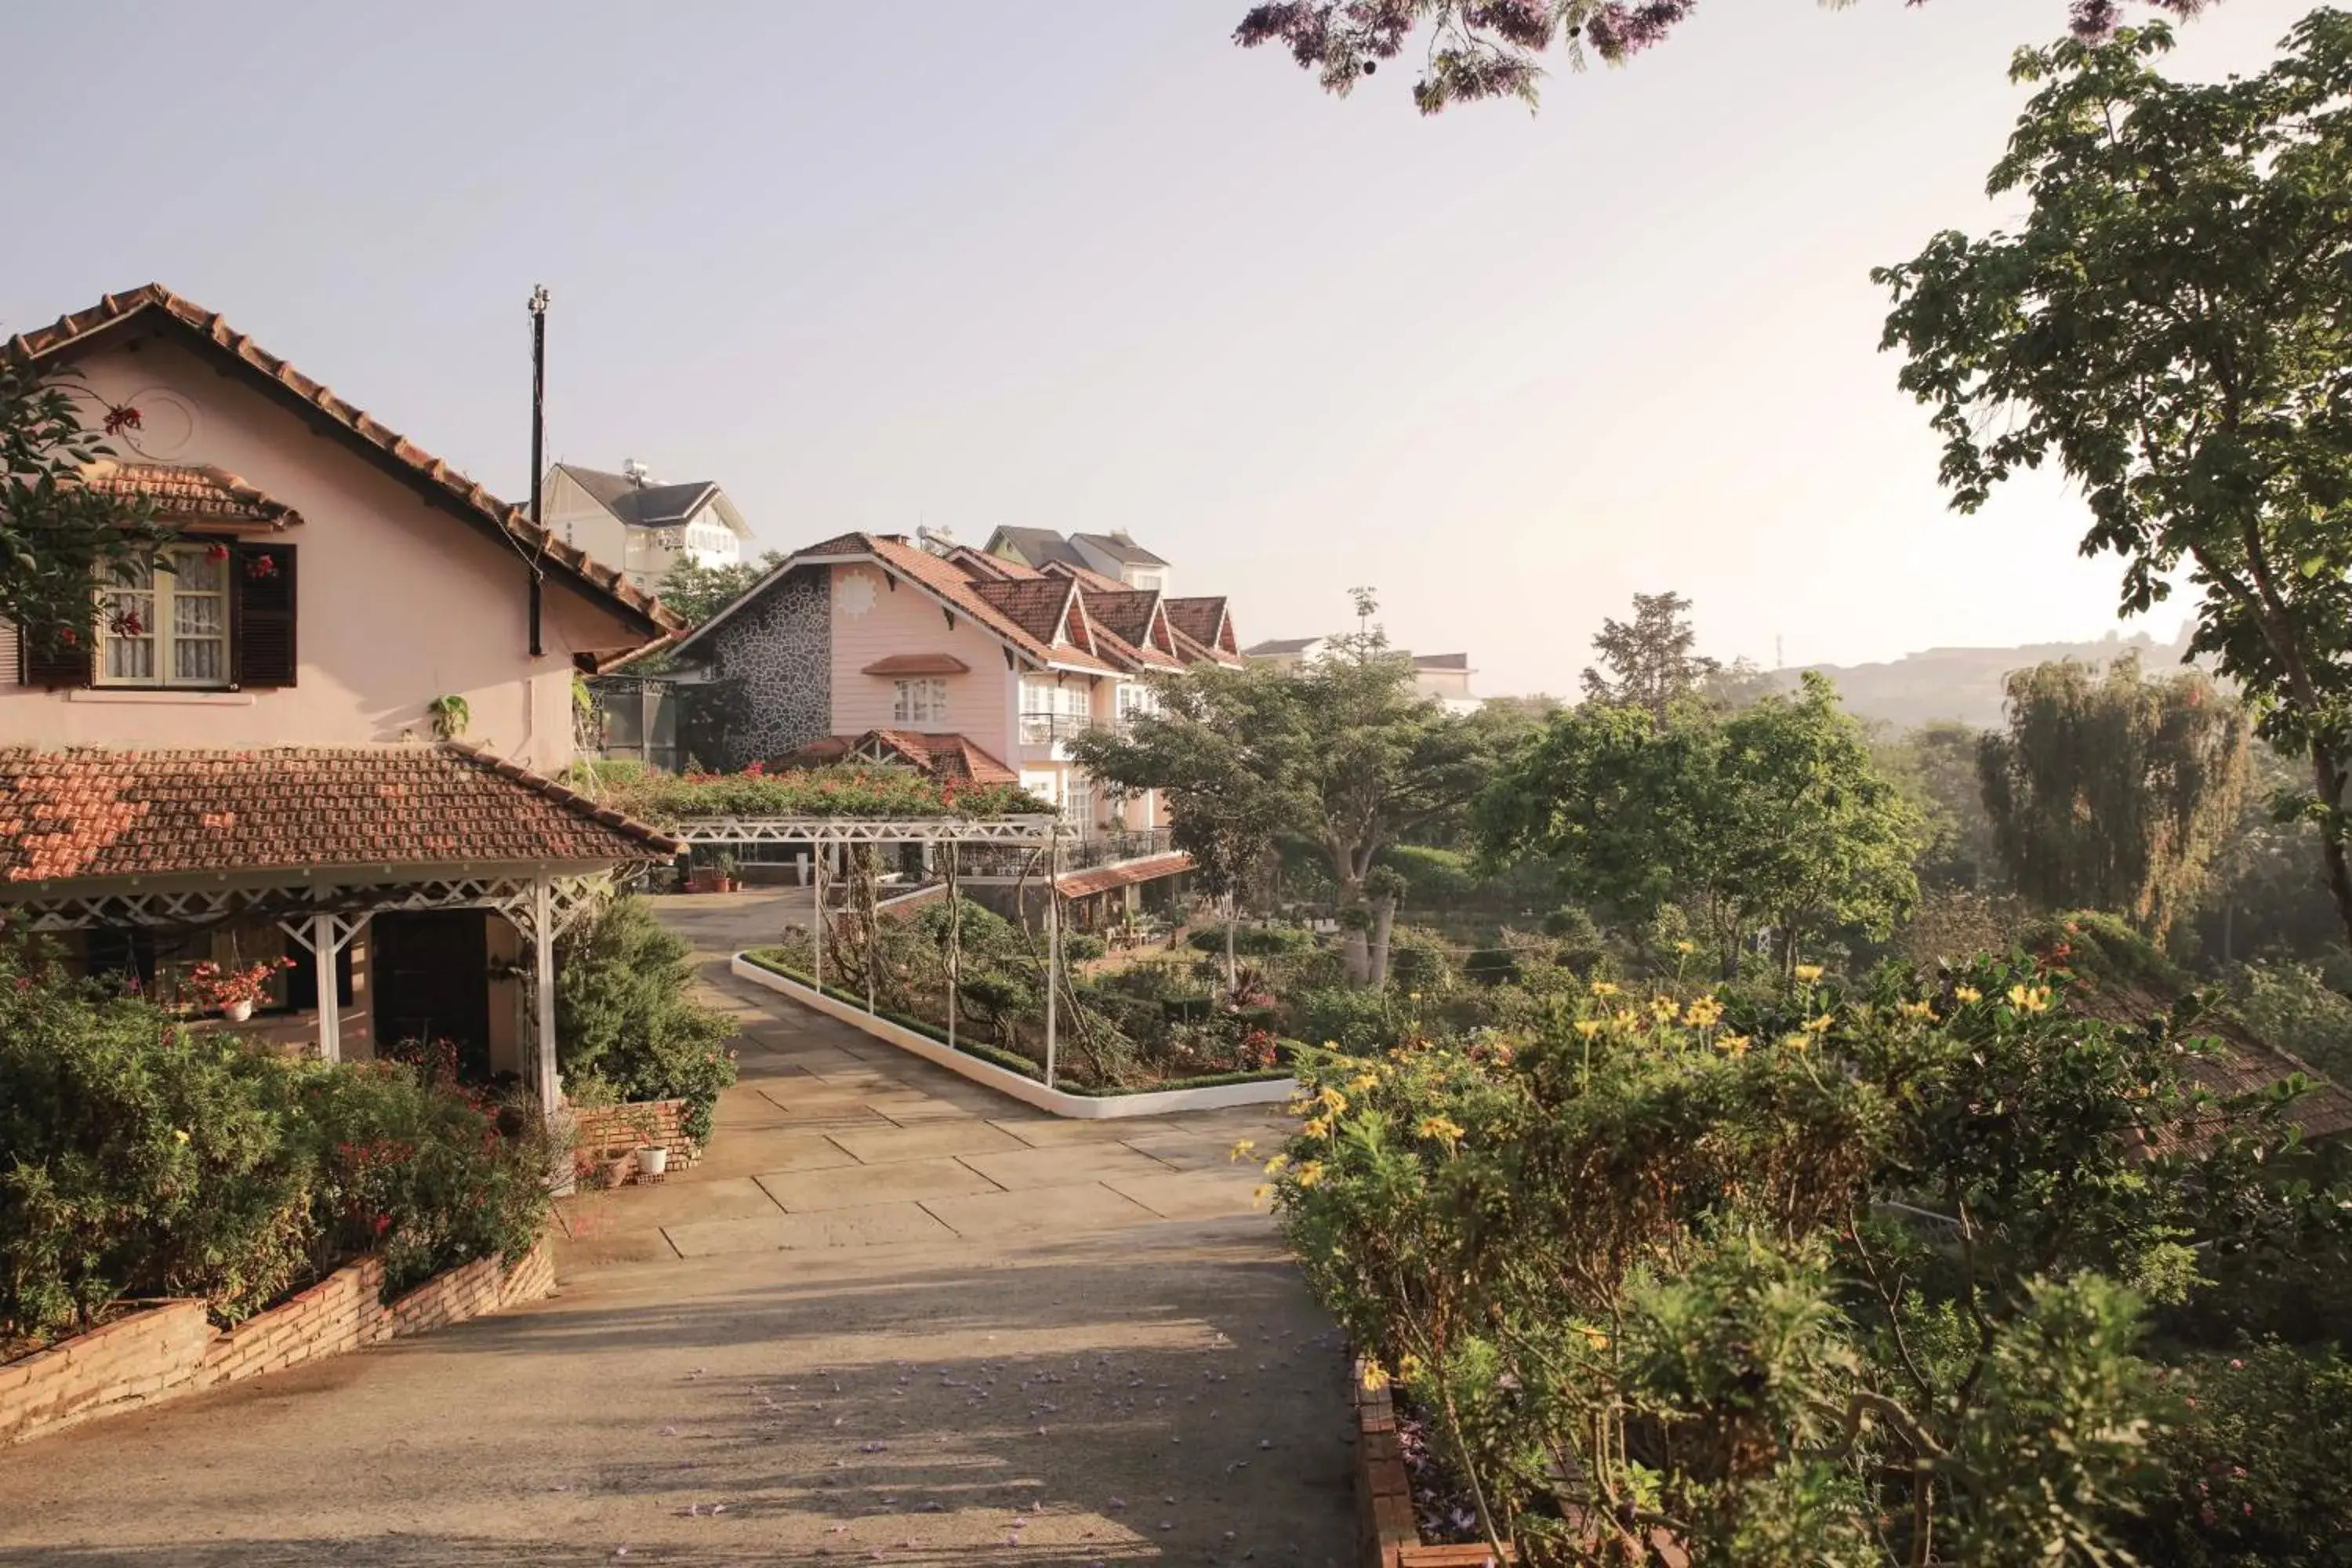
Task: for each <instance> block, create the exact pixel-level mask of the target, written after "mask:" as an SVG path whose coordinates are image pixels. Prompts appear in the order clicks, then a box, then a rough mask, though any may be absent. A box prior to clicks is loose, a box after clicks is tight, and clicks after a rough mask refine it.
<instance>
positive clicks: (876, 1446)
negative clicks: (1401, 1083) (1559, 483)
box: [0, 894, 1353, 1568]
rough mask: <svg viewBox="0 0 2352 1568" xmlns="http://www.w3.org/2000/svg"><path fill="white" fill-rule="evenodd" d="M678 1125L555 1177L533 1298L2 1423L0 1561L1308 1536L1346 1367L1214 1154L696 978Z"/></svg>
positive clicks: (1009, 1551)
mask: <svg viewBox="0 0 2352 1568" xmlns="http://www.w3.org/2000/svg"><path fill="white" fill-rule="evenodd" d="M785 902H786V900H783V899H781V898H779V897H777V896H776V895H773V894H748V895H715V896H709V897H701V898H676V899H665V900H661V901H660V905H659V907H660V909H661V910H662V914H663V918H664V919H665V921H669V922H671V923H673V924H674V925H675V926H676V928H677V929H678V930H680V931H685V932H687V933H688V935H689V937H690V938H691V939H692V940H694V941H695V942H697V945H698V948H700V949H701V950H702V952H703V954H704V969H703V973H704V974H705V977H706V979H705V984H706V987H707V988H708V989H709V992H710V994H711V999H712V1000H713V1001H715V1002H717V1003H718V1004H719V1005H724V1006H727V1007H730V1009H732V1010H734V1011H736V1012H738V1013H739V1014H740V1015H741V1016H742V1017H743V1019H744V1021H745V1025H746V1034H745V1038H744V1040H743V1042H742V1058H743V1062H742V1067H743V1072H742V1081H741V1082H740V1083H739V1084H738V1085H737V1087H736V1088H735V1089H732V1090H730V1093H729V1094H728V1096H727V1097H726V1099H725V1100H724V1101H723V1102H722V1105H721V1107H720V1111H719V1134H718V1136H717V1138H716V1139H715V1140H714V1142H713V1146H712V1149H711V1151H710V1152H709V1157H708V1158H707V1159H706V1160H705V1161H704V1162H703V1163H702V1164H701V1165H700V1166H698V1168H697V1169H696V1170H694V1171H692V1172H688V1173H681V1174H678V1175H676V1176H673V1177H672V1178H671V1179H670V1180H669V1181H667V1182H666V1183H664V1184H661V1185H659V1186H655V1187H649V1188H630V1189H625V1190H623V1191H621V1192H618V1193H614V1194H604V1195H602V1196H600V1197H596V1198H593V1199H588V1200H583V1202H580V1203H576V1204H572V1205H567V1212H566V1216H565V1217H566V1219H567V1221H568V1223H569V1224H570V1226H571V1227H572V1231H573V1233H574V1234H573V1235H572V1236H571V1237H567V1238H566V1239H565V1240H564V1241H563V1242H562V1250H561V1252H560V1254H559V1259H560V1261H559V1268H560V1276H561V1279H562V1289H561V1291H560V1293H559V1295H558V1296H557V1298H556V1299H554V1300H550V1301H547V1302H544V1303H541V1304H539V1305H537V1306H534V1307H530V1308H527V1309H524V1310H520V1311H517V1312H513V1313H509V1314H507V1315H504V1316H501V1317H499V1318H493V1319H487V1320H483V1321H478V1322H476V1323H471V1324H467V1325H463V1326H461V1327H458V1328H456V1329H452V1330H447V1331H443V1332H440V1333H437V1334H434V1335H429V1336H426V1337H424V1338H421V1339H418V1340H414V1341H408V1342H402V1343H400V1344H397V1345H391V1346H385V1347H381V1348H379V1349H376V1350H372V1351H369V1352H362V1353H361V1354H359V1355H355V1356H347V1357H342V1358H340V1359H339V1360H336V1361H332V1362H328V1363H321V1364H320V1365H318V1366H315V1367H310V1368H305V1369H297V1370H296V1371H294V1372H291V1373H283V1374H280V1375H278V1376H276V1377H272V1378H267V1379H263V1380H260V1381H259V1382H257V1383H254V1384H245V1385H242V1386H240V1387H237V1388H232V1389H226V1390H221V1391H219V1392H216V1393H215V1394H205V1395H200V1396H198V1397H196V1398H194V1399H191V1400H186V1401H182V1402H179V1403H176V1404H173V1405H168V1406H164V1407H163V1408H160V1409H157V1410H155V1411H152V1412H149V1413H146V1414H144V1415H132V1416H128V1417H123V1418H120V1419H117V1420H113V1421H110V1422H104V1423H99V1424H96V1425H94V1426H89V1427H86V1428H81V1429H79V1430H76V1431H71V1432H68V1433H65V1434H62V1435H60V1436H56V1437H51V1438H46V1439H41V1440H39V1441H37V1442H35V1443H31V1444H27V1445H25V1446H23V1447H19V1448H16V1449H10V1450H5V1451H0V1562H5V1563H45V1564H47V1563H55V1564H68V1563H70V1564H98V1563H124V1564H161V1563H197V1564H205V1565H213V1564H218V1565H220V1568H228V1565H231V1564H236V1565H240V1568H241V1565H245V1564H268V1565H276V1564H286V1565H289V1568H290V1565H293V1564H298V1563H301V1564H308V1563H371V1564H385V1565H397V1568H410V1565H419V1568H421V1565H424V1564H444V1563H446V1564H453V1565H468V1568H471V1565H477V1564H479V1565H482V1568H488V1565H489V1564H492V1563H497V1564H499V1565H500V1568H506V1565H509V1564H514V1563H586V1562H591V1561H594V1562H612V1561H622V1562H651V1563H727V1564H735V1563H805V1562H832V1561H837V1562H842V1563H853V1562H873V1561H881V1562H898V1563H921V1564H937V1563H950V1562H962V1561H965V1560H967V1559H968V1558H971V1557H974V1556H979V1555H981V1554H982V1553H985V1554H986V1556H987V1557H989V1558H992V1559H994V1560H998V1561H1004V1562H1021V1563H1071V1564H1081V1563H1096V1562H1102V1563H1113V1562H1131V1563H1132V1562H1150V1563H1160V1562H1171V1563H1177V1562H1181V1563H1244V1562H1249V1563H1271V1564H1289V1563H1304V1564H1338V1563H1346V1562H1348V1561H1349V1560H1350V1557H1351V1554H1352V1550H1353V1536H1352V1531H1353V1515H1352V1510H1351V1504H1350V1500H1349V1493H1348V1476H1349V1452H1348V1449H1347V1447H1346V1441H1345V1432H1346V1426H1347V1422H1346V1420H1345V1410H1346V1393H1345V1373H1344V1369H1343V1367H1342V1364H1341V1359H1340V1349H1339V1344H1338V1342H1337V1338H1336V1335H1334V1334H1333V1333H1332V1331H1331V1330H1330V1327H1329V1324H1328V1321H1327V1320H1325V1319H1324V1318H1323V1317H1322V1315H1321V1314H1320V1312H1319V1311H1318V1310H1317V1309H1316V1307H1315V1306H1314V1304H1313V1302H1312V1301H1311V1300H1309V1299H1308V1298H1307V1294H1306V1292H1305V1290H1304V1289H1303V1287H1302V1286H1301V1284H1300V1281H1299V1279H1298V1276H1297V1270H1296V1268H1294V1267H1293V1266H1292V1265H1291V1264H1290V1263H1289V1262H1288V1261H1287V1259H1286V1258H1285V1256H1284V1255H1283V1252H1282V1249H1281V1247H1280V1246H1279V1243H1278V1240H1277V1238H1276V1236H1275V1234H1274V1231H1273V1227H1272V1225H1271V1223H1270V1222H1269V1221H1268V1220H1267V1219H1266V1218H1265V1215H1261V1214H1257V1213H1255V1212H1253V1211H1251V1209H1250V1207H1249V1191H1250V1189H1251V1187H1252V1186H1254V1185H1255V1181H1256V1179H1257V1178H1256V1176H1255V1171H1254V1170H1253V1169H1252V1168H1251V1167H1250V1166H1248V1165H1246V1164H1243V1165H1238V1166H1237V1165H1234V1164H1231V1163H1228V1162H1227V1160H1226V1158H1225V1152H1226V1151H1227V1149H1228V1148H1229V1147H1230V1146H1231V1144H1232V1143H1233V1142H1234V1140H1235V1139H1236V1138H1239V1137H1255V1138H1257V1139H1258V1141H1259V1142H1261V1144H1267V1143H1270V1142H1271V1141H1272V1140H1273V1139H1274V1138H1276V1137H1278V1136H1279V1135H1280V1130H1279V1126H1278V1123H1276V1121H1274V1119H1272V1118H1270V1117H1268V1116H1267V1115H1265V1113H1263V1112H1261V1111H1257V1110H1249V1111H1229V1112H1216V1113H1211V1114H1209V1115H1206V1116H1199V1117H1171V1118H1166V1119H1159V1120H1154V1121H1148V1122H1097V1123H1083V1122H1066V1121H1057V1120H1055V1119H1052V1118H1048V1117H1045V1116H1043V1115H1042V1114H1041V1113H1035V1112H1032V1111H1029V1110H1027V1109H1026V1108H1024V1107H1020V1106H1016V1105H1013V1104H1012V1103H1010V1102H1008V1101H1005V1100H1002V1099H1000V1098H998V1097H996V1096H994V1095H993V1094H992V1093H990V1092H989V1091H987V1090H984V1089H979V1088H978V1087H977V1086H975V1085H971V1084H970V1083H967V1082H965V1081H964V1080H963V1079H958V1078H956V1077H954V1076H953V1075H951V1074H949V1073H947V1072H945V1071H943V1070H942V1069H940V1068H935V1067H932V1066H931V1065H930V1064H929V1063H927V1062H923V1061H920V1060H919V1059H918V1058H911V1057H907V1056H905V1055H903V1054H902V1053H898V1052H897V1051H895V1050H893V1049H892V1048H891V1047H887V1046H884V1045H882V1044H881V1043H880V1042H878V1041H875V1040H872V1039H870V1038H869V1037H866V1036H864V1035H861V1034H859V1033H857V1032H856V1031H855V1030H852V1029H849V1028H847V1027H846V1026H843V1025H840V1024H836V1023H835V1022H834V1021H832V1020H830V1019H826V1018H824V1017H821V1016H816V1015H814V1014H809V1013H806V1012H804V1011H803V1010H801V1009H798V1008H796V1007H794V1006H793V1005H792V1004H790V1003H787V1002H785V1001H783V1000H782V998H779V997H776V996H774V995H772V994H770V993H766V992H763V991H759V990H756V989H754V988H751V987H743V986H740V983H737V982H735V981H733V980H732V979H731V978H730V977H727V976H726V975H725V973H724V963H723V959H722V957H721V956H720V955H721V954H723V953H724V952H728V951H731V948H732V947H733V946H736V945H746V944H749V943H750V942H757V941H761V940H765V939H766V938H767V937H768V936H769V935H772V932H773V931H774V930H775V929H777V926H778V925H779V924H780V923H781V921H780V918H779V917H780V913H781V911H780V910H779V908H778V906H779V905H780V904H783V903H785Z"/></svg>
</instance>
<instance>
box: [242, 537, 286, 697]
mask: <svg viewBox="0 0 2352 1568" xmlns="http://www.w3.org/2000/svg"><path fill="white" fill-rule="evenodd" d="M294 602H295V592H294V547H293V546H292V545H290V544H278V543H269V544H240V545H238V546H237V547H236V683H237V684H238V685H239V686H265V687H266V686H291V685H293V684H294V670H295V662H296V653H295V646H294Z"/></svg>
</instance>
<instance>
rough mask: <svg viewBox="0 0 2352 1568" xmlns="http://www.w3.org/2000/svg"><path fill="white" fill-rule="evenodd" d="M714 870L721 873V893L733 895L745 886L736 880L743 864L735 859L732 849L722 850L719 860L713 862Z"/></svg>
mask: <svg viewBox="0 0 2352 1568" xmlns="http://www.w3.org/2000/svg"><path fill="white" fill-rule="evenodd" d="M713 868H714V869H715V870H717V872H718V873H719V891H720V892H722V893H731V892H734V891H736V890H737V889H740V888H741V887H742V885H743V884H742V883H741V882H740V881H738V880H737V879H736V873H737V872H738V871H740V870H741V869H742V863H741V862H740V861H739V860H737V859H736V858H735V852H734V851H733V850H732V849H721V850H720V851H719V858H718V859H717V860H716V861H715V862H713Z"/></svg>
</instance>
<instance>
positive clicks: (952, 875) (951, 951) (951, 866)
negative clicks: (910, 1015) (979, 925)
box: [948, 844, 963, 1050]
mask: <svg viewBox="0 0 2352 1568" xmlns="http://www.w3.org/2000/svg"><path fill="white" fill-rule="evenodd" d="M960 847H961V846H959V845H955V844H950V845H949V846H948V1049H950V1050H953V1049H955V1048H956V1043H955V1029H956V988H957V987H958V986H959V985H961V984H962V983H963V895H962V894H961V893H960V892H958V891H957V890H956V855H957V851H958V849H959V848H960Z"/></svg>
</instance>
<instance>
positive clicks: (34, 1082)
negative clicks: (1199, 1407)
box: [0, 951, 317, 1338]
mask: <svg viewBox="0 0 2352 1568" xmlns="http://www.w3.org/2000/svg"><path fill="white" fill-rule="evenodd" d="M298 1071H299V1069H298V1068H296V1067H294V1066H293V1065H291V1064H289V1063H286V1062H282V1061H279V1060H278V1059H277V1058H272V1057H269V1056H267V1055H264V1054H262V1053H259V1052H257V1051H253V1050H249V1049H247V1048H246V1047H243V1046H242V1045H240V1044H239V1043H238V1042H237V1041H236V1039H235V1038H233V1037H226V1036H221V1035H194V1034H190V1033H189V1032H188V1031H187V1030H186V1029H185V1028H184V1026H182V1025H181V1024H180V1023H179V1022H178V1021H177V1020H176V1019H175V1018H174V1017H173V1016H172V1015H171V1014H170V1013H168V1012H166V1011H165V1010H163V1008H161V1007H158V1006H155V1005H153V1004H152V1003H150V1002H147V1001H146V1000H144V999H142V998H141V997H137V996H121V995H108V994H104V993H103V992H102V991H101V990H100V989H99V988H97V987H94V986H90V985H86V984H79V983H76V982H70V981H67V980H64V979H61V978H59V977H58V975H57V974H56V973H54V972H35V973H26V970H25V969H24V968H23V967H22V966H21V965H20V963H19V962H18V961H17V959H16V957H15V956H13V955H10V954H8V953H6V952H5V951H0V1338H5V1337H7V1336H10V1335H35V1336H39V1335H46V1334H49V1333H53V1332H56V1331H60V1330H62V1329H65V1328H67V1327H68V1326H69V1325H72V1324H77V1323H87V1322H88V1321H89V1317H90V1315H91V1314H92V1313H94V1312H96V1311H98V1310H100V1308H102V1307H104V1306H105V1305H106V1304H107V1303H109V1302H110V1301H113V1300H117V1299H118V1298H120V1297H121V1296H124V1295H139V1296H202V1297H205V1299H206V1300H209V1301H210V1302H212V1304H213V1306H214V1309H215V1311H216V1312H217V1313H218V1314H219V1315H220V1316H221V1317H222V1318H223V1319H225V1320H226V1321H236V1319H239V1318H242V1317H245V1316H247V1315H249V1314H250V1313H252V1312H254V1311H256V1310H259V1309H260V1308H262V1307H264V1306H267V1305H268V1303H269V1302H270V1301H271V1300H275V1299H276V1298H277V1297H278V1296H279V1295H281V1294H283V1293H284V1292H285V1290H286V1289H288V1287H289V1285H291V1284H292V1283H294V1282H295V1281H297V1280H299V1279H302V1278H303V1277H304V1275H305V1273H306V1271H307V1270H308V1269H309V1268H310V1267H311V1264H312V1261H313V1252H314V1247H315V1243H316V1239H317V1238H316V1235H315V1232H314V1227H313V1224H312V1220H311V1203H310V1200H311V1171H310V1163H309V1159H308V1153H307V1151H306V1150H305V1149H304V1148H303V1146H302V1144H301V1142H299V1139H298V1138H297V1137H295V1136H293V1135H291V1134H290V1132H289V1118H288V1116H287V1109H288V1107H289V1104H290V1103H291V1091H292V1086H293V1079H294V1078H295V1077H296V1075H297V1073H298Z"/></svg>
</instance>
